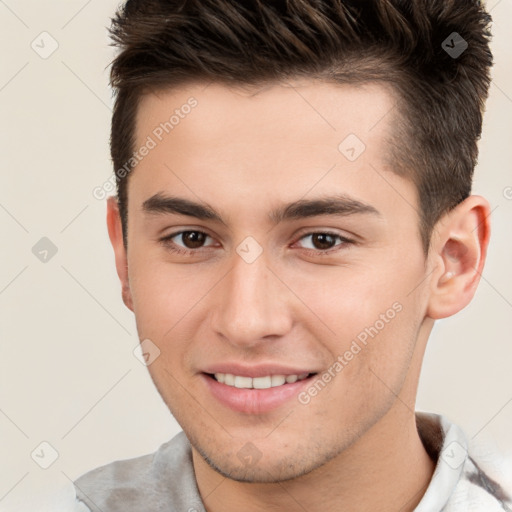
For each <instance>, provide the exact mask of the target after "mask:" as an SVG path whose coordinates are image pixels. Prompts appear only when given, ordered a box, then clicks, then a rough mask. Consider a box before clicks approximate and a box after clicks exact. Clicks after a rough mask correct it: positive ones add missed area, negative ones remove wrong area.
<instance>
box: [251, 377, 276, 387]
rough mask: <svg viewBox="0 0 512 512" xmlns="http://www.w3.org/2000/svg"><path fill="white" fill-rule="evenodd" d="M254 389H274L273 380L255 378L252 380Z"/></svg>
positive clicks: (269, 378)
mask: <svg viewBox="0 0 512 512" xmlns="http://www.w3.org/2000/svg"><path fill="white" fill-rule="evenodd" d="M252 387H253V388H254V389H268V388H271V387H272V378H271V377H270V375H269V376H268V377H255V378H254V379H252Z"/></svg>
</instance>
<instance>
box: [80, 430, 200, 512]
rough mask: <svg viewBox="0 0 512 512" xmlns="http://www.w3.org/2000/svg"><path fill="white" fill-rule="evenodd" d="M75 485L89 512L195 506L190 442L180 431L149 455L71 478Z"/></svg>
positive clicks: (195, 496)
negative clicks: (74, 478)
mask: <svg viewBox="0 0 512 512" xmlns="http://www.w3.org/2000/svg"><path fill="white" fill-rule="evenodd" d="M75 488H76V494H77V497H78V498H79V500H81V501H82V502H83V503H85V504H86V505H87V506H88V507H89V508H90V509H91V511H92V512H96V511H101V512H118V511H119V512H121V511H122V512H129V511H132V510H133V511H135V510H137V511H138V510H145V511H147V512H154V511H155V512H156V511H159V510H169V509H170V506H173V507H175V508H177V509H178V510H182V509H183V510H188V509H189V508H193V507H194V506H195V507H196V509H197V503H196V502H197V500H199V493H198V491H197V486H196V482H195V476H194V470H193V466H192V456H191V448H190V443H189V441H188V439H187V437H186V436H185V434H184V433H183V432H180V433H179V434H178V435H176V436H175V437H174V438H172V439H171V440H170V441H168V442H167V443H165V444H163V445H162V446H160V448H159V449H158V450H157V451H156V452H154V453H152V454H148V455H143V456H141V457H136V458H133V459H127V460H120V461H115V462H112V463H110V464H107V465H105V466H101V467H99V468H96V469H93V470H92V471H89V472H88V473H86V474H85V475H83V476H81V477H80V478H78V479H77V480H76V481H75ZM197 510H200V509H197Z"/></svg>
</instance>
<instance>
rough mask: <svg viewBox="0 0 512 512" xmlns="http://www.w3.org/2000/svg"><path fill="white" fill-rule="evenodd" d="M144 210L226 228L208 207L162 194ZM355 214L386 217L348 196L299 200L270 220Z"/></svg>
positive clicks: (272, 212) (280, 210) (337, 195)
mask: <svg viewBox="0 0 512 512" xmlns="http://www.w3.org/2000/svg"><path fill="white" fill-rule="evenodd" d="M142 209H143V211H144V212H146V213H149V214H178V215H186V216H188V217H195V218H196V219H201V220H212V221H216V222H220V223H222V224H224V225H226V223H225V221H224V220H223V219H222V217H221V215H220V214H219V213H218V212H217V211H216V210H215V209H214V208H212V207H211V206H210V205H209V204H207V203H197V202H195V201H191V200H189V199H185V198H181V197H176V196H168V195H165V194H163V193H162V192H159V193H157V194H155V195H153V196H152V197H150V198H149V199H146V200H145V201H144V202H143V203H142ZM355 214H369V215H373V216H376V217H382V215H381V213H380V212H379V211H378V210H377V209H376V208H374V207H373V206H372V205H370V204H367V203H363V202H361V201H359V200H357V199H354V198H352V197H350V196H347V195H345V194H336V195H334V196H327V197H320V198H317V199H299V200H297V201H294V202H292V203H288V204H285V205H282V206H279V207H278V208H276V209H274V210H272V211H271V212H270V213H269V215H268V217H269V220H270V222H271V223H273V224H279V223H280V222H283V221H286V220H297V219H304V218H308V217H316V216H320V215H330V216H336V217H347V216H349V215H355Z"/></svg>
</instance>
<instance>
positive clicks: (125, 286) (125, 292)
mask: <svg viewBox="0 0 512 512" xmlns="http://www.w3.org/2000/svg"><path fill="white" fill-rule="evenodd" d="M107 228H108V236H109V237H110V242H111V243H112V247H113V248H114V254H115V259H116V269H117V275H118V276H119V280H120V281H121V287H122V296H123V302H124V303H125V305H126V307H127V308H128V309H130V310H132V311H133V300H132V294H131V290H130V282H129V280H128V258H127V255H126V247H125V246H124V241H123V228H122V224H121V216H120V214H119V205H118V203H117V199H116V198H115V197H109V198H108V200H107Z"/></svg>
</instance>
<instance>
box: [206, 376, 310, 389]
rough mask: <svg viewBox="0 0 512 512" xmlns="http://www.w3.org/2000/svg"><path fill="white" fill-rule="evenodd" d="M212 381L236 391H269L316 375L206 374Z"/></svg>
mask: <svg viewBox="0 0 512 512" xmlns="http://www.w3.org/2000/svg"><path fill="white" fill-rule="evenodd" d="M206 375H207V376H209V377H210V378H212V379H215V380H216V381H217V382H219V383H220V384H225V385H226V386H231V387H234V388H238V389H269V388H276V387H279V386H284V385H286V384H293V383H295V382H298V381H301V380H305V379H307V378H309V377H311V376H313V375H316V373H300V374H294V375H264V376H262V377H245V376H242V375H234V374H232V373H207V374H206Z"/></svg>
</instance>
